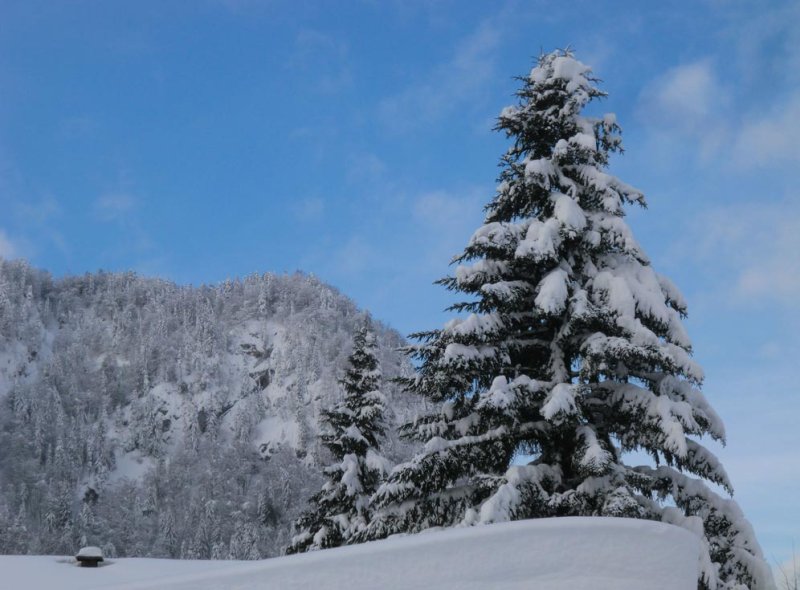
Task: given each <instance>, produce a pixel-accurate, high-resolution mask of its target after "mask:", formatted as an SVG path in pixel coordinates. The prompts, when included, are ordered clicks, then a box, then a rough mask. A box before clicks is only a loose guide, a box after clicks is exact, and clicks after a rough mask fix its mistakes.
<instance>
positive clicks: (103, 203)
mask: <svg viewBox="0 0 800 590" xmlns="http://www.w3.org/2000/svg"><path fill="white" fill-rule="evenodd" d="M136 205H137V201H136V199H135V198H134V197H132V196H131V195H127V194H107V195H103V196H101V197H99V198H97V199H96V200H95V202H94V204H93V205H92V209H93V212H94V214H95V215H96V216H97V217H98V218H99V219H100V220H102V221H120V220H124V219H125V218H126V217H127V216H128V215H129V214H130V213H131V212H132V211H133V210H134V209H135V208H136Z"/></svg>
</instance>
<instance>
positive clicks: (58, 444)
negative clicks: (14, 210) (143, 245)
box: [0, 260, 419, 559]
mask: <svg viewBox="0 0 800 590" xmlns="http://www.w3.org/2000/svg"><path fill="white" fill-rule="evenodd" d="M362 320H363V313H362V312H360V311H359V310H358V309H357V308H356V306H355V305H354V304H353V302H352V301H350V300H349V299H347V298H346V297H344V296H343V295H341V294H340V293H338V292H337V291H336V290H335V289H333V288H331V287H329V286H327V285H324V284H323V283H321V282H320V281H318V280H317V279H315V278H314V277H311V276H308V275H303V274H294V275H284V276H277V275H271V274H264V275H252V276H249V277H247V278H245V279H243V280H236V281H226V282H225V283H223V284H221V285H219V286H215V287H208V286H201V287H196V288H195V287H181V286H178V285H175V284H172V283H169V282H166V281H162V280H156V279H147V278H142V277H138V276H136V275H134V274H132V273H126V274H113V273H104V272H100V273H97V274H87V275H84V276H82V277H67V278H63V279H58V280H54V279H52V278H51V277H50V276H49V275H48V274H47V273H45V272H43V271H39V270H36V269H33V268H31V267H30V266H28V265H27V264H26V263H24V262H20V261H14V262H10V261H2V260H0V445H2V447H3V448H4V450H5V452H4V453H3V454H2V456H0V553H33V552H35V553H70V552H72V551H73V550H74V547H75V545H76V544H78V543H79V542H81V541H82V540H86V541H88V542H89V543H91V544H96V545H101V546H103V545H105V546H106V548H107V550H108V551H110V552H111V553H115V554H118V555H127V556H159V557H185V558H212V557H213V558H220V557H222V558H225V557H231V558H240V559H242V558H255V557H260V556H266V555H274V554H276V553H277V552H278V551H280V549H281V548H282V546H283V545H285V544H286V542H287V541H288V537H289V534H290V530H289V523H290V522H291V520H292V519H293V518H294V517H296V515H297V514H298V513H299V511H300V510H301V509H302V508H303V507H304V503H305V500H306V498H307V497H308V496H309V495H310V494H311V492H312V491H314V489H315V487H317V485H318V483H319V482H320V481H321V479H320V475H319V469H320V467H319V466H320V465H321V464H324V460H325V458H326V457H325V452H326V451H325V449H324V448H323V447H321V445H320V444H319V442H318V435H319V427H318V418H319V416H320V413H321V412H322V411H323V410H324V409H326V408H329V407H331V406H332V405H334V404H335V403H336V402H337V401H338V400H339V399H340V397H341V388H340V385H339V383H338V380H339V378H340V377H341V373H342V370H343V367H344V365H345V362H346V359H347V355H348V353H349V351H350V348H351V346H352V333H353V331H354V329H355V326H356V325H357V324H358V323H359V322H361V321H362ZM376 333H377V340H378V353H379V360H380V363H381V368H382V371H383V374H384V375H385V377H386V378H387V379H386V380H385V381H384V386H383V391H384V393H385V395H386V396H387V398H388V399H389V401H390V403H389V406H390V412H389V415H387V418H388V419H389V421H390V423H397V422H399V421H402V420H405V419H407V418H409V417H411V416H412V415H413V414H414V412H415V411H416V404H418V403H419V402H417V401H416V400H411V399H409V398H408V397H407V396H406V395H405V394H403V393H402V392H401V391H399V389H398V388H397V387H396V386H395V385H394V384H392V383H391V382H390V379H391V378H392V377H394V376H398V375H401V374H403V375H408V374H410V372H411V368H410V365H409V364H408V362H407V360H406V359H405V358H404V357H403V355H402V354H401V353H399V352H398V351H397V348H398V347H399V346H400V345H402V344H403V339H402V338H401V336H400V335H399V334H397V333H396V332H394V331H393V330H390V329H388V328H386V327H384V326H381V325H376ZM393 430H394V429H393V428H390V429H389V431H390V434H389V436H388V439H387V440H386V441H385V454H386V455H387V456H388V457H390V458H393V459H395V460H399V459H401V458H404V457H407V456H408V454H409V453H410V449H409V448H407V447H406V446H405V445H404V443H401V442H400V441H398V439H397V438H396V435H394V434H393Z"/></svg>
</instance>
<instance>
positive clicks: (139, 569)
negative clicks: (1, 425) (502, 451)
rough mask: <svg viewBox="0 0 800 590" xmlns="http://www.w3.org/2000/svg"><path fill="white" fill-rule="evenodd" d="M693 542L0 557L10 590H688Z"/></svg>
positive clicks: (555, 532) (598, 523) (575, 539)
mask: <svg viewBox="0 0 800 590" xmlns="http://www.w3.org/2000/svg"><path fill="white" fill-rule="evenodd" d="M698 556H699V541H698V539H697V537H696V536H694V535H693V534H692V533H690V532H689V531H687V530H685V529H681V528H679V527H676V526H672V525H667V524H663V523H659V522H651V521H644V520H633V519H625V518H549V519H539V520H528V521H518V522H508V523H502V524H494V525H489V526H481V527H474V528H462V529H450V530H434V531H430V532H426V533H422V534H419V535H413V536H407V537H396V538H390V539H387V540H385V541H376V542H373V543H366V544H363V545H356V546H350V547H342V548H339V549H328V550H326V551H317V552H312V553H305V554H301V555H293V556H290V557H281V558H276V559H268V560H264V561H257V562H241V561H240V562H236V561H216V562H215V561H176V560H161V559H133V558H131V559H118V560H112V561H110V562H109V563H108V565H106V566H104V567H100V568H98V569H91V570H87V569H82V568H78V567H74V565H73V564H72V563H71V562H69V561H68V560H66V559H59V558H55V557H22V556H20V557H17V556H3V557H0V571H3V578H4V583H6V584H8V585H5V586H4V587H5V588H8V589H9V590H16V589H22V588H24V589H26V590H50V589H51V588H60V589H62V590H92V589H100V588H103V589H108V590H123V589H125V590H145V589H163V590H189V589H191V590H216V589H226V590H251V589H257V588H280V589H281V590H293V589H297V590H300V589H303V590H305V589H307V588H313V589H317V588H320V589H327V590H368V589H370V590H371V589H376V588H380V589H382V590H400V589H422V588H436V589H437V590H449V589H453V590H456V589H458V590H489V589H491V590H512V589H514V590H516V589H523V588H524V589H529V588H537V590H562V589H564V590H566V589H569V590H579V589H582V588H585V589H587V590H589V589H591V590H603V589H608V590H694V589H695V588H696V587H697V573H698Z"/></svg>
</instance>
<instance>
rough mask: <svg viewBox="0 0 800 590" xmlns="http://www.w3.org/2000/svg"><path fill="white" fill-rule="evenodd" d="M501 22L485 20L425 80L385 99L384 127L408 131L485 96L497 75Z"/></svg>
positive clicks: (381, 107)
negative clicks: (490, 82) (490, 83)
mask: <svg viewBox="0 0 800 590" xmlns="http://www.w3.org/2000/svg"><path fill="white" fill-rule="evenodd" d="M499 22H500V19H497V18H496V19H490V20H487V21H484V22H483V23H481V25H480V26H479V27H478V28H477V29H476V30H475V31H473V32H472V33H471V34H470V35H469V36H468V37H466V38H465V39H463V40H462V41H461V42H460V43H459V44H458V45H457V46H456V48H455V50H454V51H453V54H452V56H451V57H450V59H449V60H447V61H446V62H444V63H441V64H439V65H438V66H436V67H434V68H433V70H432V71H431V72H430V73H429V74H428V76H427V77H426V78H425V79H424V80H421V81H418V82H416V83H413V84H412V85H410V86H408V87H407V88H406V89H405V90H403V91H401V92H400V93H398V94H395V95H393V96H389V97H386V98H385V99H383V100H382V101H381V102H380V104H379V107H378V114H379V117H380V119H381V121H382V122H383V123H384V125H385V126H386V127H387V128H388V129H391V130H393V131H407V130H410V129H413V128H414V127H415V126H417V125H419V124H425V123H430V122H431V121H435V120H438V119H441V118H442V117H444V116H446V115H448V114H450V113H451V112H453V111H454V110H455V109H457V108H459V107H460V106H462V105H463V104H465V103H471V102H475V101H476V99H479V98H481V97H483V96H485V93H486V92H487V90H486V89H487V88H488V87H490V85H489V84H488V82H489V81H490V80H491V79H492V78H493V77H494V76H495V75H496V68H497V55H496V53H497V49H498V47H499V45H500V41H501V39H502V30H501V26H500V24H499Z"/></svg>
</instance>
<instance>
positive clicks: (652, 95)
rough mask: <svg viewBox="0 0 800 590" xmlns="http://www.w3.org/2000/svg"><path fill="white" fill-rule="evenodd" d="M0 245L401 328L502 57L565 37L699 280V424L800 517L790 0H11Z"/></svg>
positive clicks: (624, 165)
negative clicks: (265, 283)
mask: <svg viewBox="0 0 800 590" xmlns="http://www.w3.org/2000/svg"><path fill="white" fill-rule="evenodd" d="M0 23H2V24H0V255H2V256H5V257H7V258H13V257H24V258H27V259H29V260H30V261H31V262H32V263H33V264H34V265H36V266H39V267H43V268H46V269H48V270H50V271H51V272H52V273H53V274H54V275H56V276H61V275H64V274H70V273H72V274H74V273H84V272H86V271H94V270H97V269H100V268H102V269H106V270H131V269H132V270H135V271H137V272H139V273H141V274H146V275H157V276H161V277H165V278H169V279H172V280H175V281H178V282H181V283H193V284H199V283H207V282H212V283H213V282H218V281H221V280H224V279H225V278H228V277H235V276H243V275H246V274H249V273H251V272H263V271H276V272H283V271H288V272H292V271H294V270H298V269H301V270H304V271H307V272H311V273H314V274H315V275H317V276H319V277H321V278H322V279H323V280H325V281H327V282H330V283H331V284H333V285H335V286H337V287H338V288H340V289H341V290H342V291H343V292H344V293H346V294H347V295H349V296H351V297H353V298H354V299H355V300H356V301H357V302H358V304H359V305H362V306H364V307H366V308H368V309H370V310H372V311H373V313H374V314H375V315H376V316H377V317H378V318H380V319H381V320H383V321H385V322H387V323H389V324H390V325H393V326H395V327H396V328H398V329H399V330H400V331H401V332H403V333H408V332H411V331H414V330H418V329H428V328H432V327H436V326H439V325H441V324H442V323H443V322H444V321H445V320H446V319H447V317H448V316H447V315H446V314H444V313H442V311H441V310H442V309H443V308H444V307H445V306H446V305H448V304H449V303H451V302H452V299H451V297H450V295H449V294H448V293H447V292H445V291H443V290H442V289H440V288H439V287H436V286H433V285H432V284H431V283H432V281H433V280H435V279H436V278H438V277H440V276H442V275H443V274H445V273H447V271H448V266H447V264H448V261H449V259H450V257H451V256H452V255H453V254H456V253H458V252H459V251H460V249H461V248H462V247H463V245H464V244H465V243H466V240H467V239H468V238H469V236H470V235H471V233H472V231H474V229H475V228H476V227H477V226H478V225H479V224H480V221H481V207H482V205H483V204H484V203H486V202H487V201H488V200H489V199H490V198H491V196H492V194H493V190H494V184H495V182H494V180H495V177H496V175H497V172H498V168H497V162H498V158H499V156H500V154H501V153H502V151H503V149H504V147H505V145H506V144H505V140H504V139H503V137H501V136H500V135H499V134H497V133H494V132H492V131H491V129H492V126H493V124H494V117H496V115H497V114H498V113H499V111H500V110H501V108H502V107H503V106H505V105H507V104H510V103H511V102H513V97H512V94H513V92H514V90H515V88H516V86H517V83H516V81H515V80H514V76H518V75H524V74H526V73H527V72H528V71H529V69H530V67H531V66H532V64H533V61H534V58H535V56H536V55H538V54H539V53H540V51H550V50H552V49H555V48H559V47H564V46H567V45H569V46H571V47H573V48H574V49H575V51H576V52H577V56H578V58H579V59H581V60H582V61H584V62H585V63H587V64H590V65H592V66H593V67H594V70H595V72H596V73H597V75H598V76H599V77H600V78H602V79H603V88H604V89H605V90H606V91H607V92H608V93H609V97H608V99H607V100H606V101H605V102H604V103H603V104H602V105H601V106H600V108H602V109H603V110H604V111H609V112H615V113H616V114H617V116H618V118H619V121H620V122H621V124H622V126H623V128H624V130H625V133H624V140H625V146H626V153H625V155H624V156H621V157H617V158H616V159H615V160H614V161H613V162H612V171H613V172H615V173H616V174H617V175H619V176H620V177H621V178H623V179H624V180H625V181H627V182H629V183H631V184H633V185H635V186H637V187H638V188H640V189H642V190H643V191H644V192H645V194H646V195H647V197H648V201H649V209H648V210H646V211H636V212H632V213H631V215H630V218H629V220H630V223H631V225H632V227H633V229H634V232H635V233H636V235H637V237H638V238H639V240H640V242H641V243H642V244H643V246H644V247H645V249H646V251H647V252H648V253H649V254H650V256H651V258H652V260H653V264H654V266H655V267H656V269H657V270H659V271H660V272H662V273H664V274H667V275H668V276H670V277H671V278H672V279H673V280H674V281H675V282H676V283H677V284H678V285H679V286H680V287H681V289H682V290H683V292H684V294H685V296H686V297H687V299H688V301H689V305H690V319H689V320H688V322H687V326H688V329H689V332H690V334H691V336H692V338H693V341H694V344H695V351H696V358H697V359H698V360H699V361H700V363H701V364H702V365H703V366H704V368H705V370H706V374H707V381H706V386H705V391H706V394H707V396H708V397H709V398H710V400H711V401H712V403H713V404H714V405H715V407H716V408H717V410H718V411H719V413H720V414H721V415H722V417H723V419H725V421H726V424H727V427H728V437H729V444H728V446H727V447H726V448H724V449H720V448H718V447H714V445H712V447H714V449H715V450H716V451H717V452H719V454H720V455H721V457H722V459H723V462H724V463H725V464H726V466H727V468H728V471H729V472H730V475H731V477H732V480H733V482H734V485H735V486H736V488H737V496H736V498H737V500H738V501H739V502H740V504H741V505H742V506H743V508H744V510H745V512H746V513H747V514H748V516H749V517H750V519H751V521H752V522H753V524H754V526H755V528H756V531H757V533H758V536H759V538H760V540H761V542H762V544H763V546H764V549H765V552H766V553H767V556H768V557H769V558H770V560H772V559H773V558H774V559H775V560H778V561H782V560H784V559H786V558H787V557H788V554H789V553H790V551H791V543H792V540H793V539H794V541H795V542H797V543H800V504H799V503H798V502H797V497H798V496H800V434H799V433H800V428H798V427H797V422H798V416H800V392H798V385H797V382H798V381H797V379H796V375H797V369H796V367H797V364H798V360H800V336H798V334H800V255H799V254H798V252H800V189H798V186H797V182H796V179H797V173H796V170H797V167H798V165H800V141H798V138H800V5H797V3H795V2H789V1H787V2H778V1H749V2H748V1H735V0H731V1H723V0H715V1H701V2H689V1H687V2H658V3H644V2H622V1H619V2H590V1H575V2H569V3H567V2H536V1H529V2H523V1H513V0H510V1H504V2H489V1H486V2H466V1H456V0H436V1H434V0H429V1H423V0H419V1H413V0H409V1H406V2H404V1H401V0H385V1H381V0H362V1H356V0H353V1H350V2H286V1H283V0H271V1H264V2H259V1H255V0H219V1H213V0H206V1H198V2H191V3H189V2H173V1H165V0H161V1H140V2H126V3H122V2H100V1H97V2H94V1H70V2H67V1H63V2H61V1H52V0H51V1H46V2H45V1H38V0H27V1H19V2H17V1H10V0H0Z"/></svg>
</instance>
